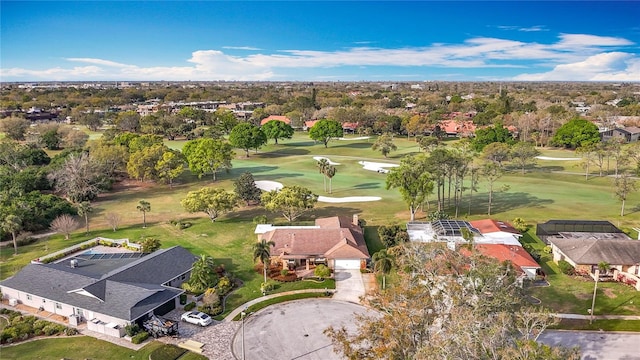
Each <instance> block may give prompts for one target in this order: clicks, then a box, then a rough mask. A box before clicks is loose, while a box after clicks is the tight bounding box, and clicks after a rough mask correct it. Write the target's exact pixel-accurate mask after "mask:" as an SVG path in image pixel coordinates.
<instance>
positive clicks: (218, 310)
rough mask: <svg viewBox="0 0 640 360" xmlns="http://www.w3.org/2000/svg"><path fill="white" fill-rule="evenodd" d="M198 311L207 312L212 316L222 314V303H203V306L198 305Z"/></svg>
mask: <svg viewBox="0 0 640 360" xmlns="http://www.w3.org/2000/svg"><path fill="white" fill-rule="evenodd" d="M198 311H200V312H203V313H205V314H209V315H211V316H216V315H219V314H222V305H216V306H209V305H202V306H198Z"/></svg>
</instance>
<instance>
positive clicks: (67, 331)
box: [64, 327, 79, 336]
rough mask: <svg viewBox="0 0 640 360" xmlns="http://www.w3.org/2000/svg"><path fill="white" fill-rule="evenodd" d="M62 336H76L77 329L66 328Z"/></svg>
mask: <svg viewBox="0 0 640 360" xmlns="http://www.w3.org/2000/svg"><path fill="white" fill-rule="evenodd" d="M64 334H65V335H67V336H73V335H78V334H79V332H78V329H76V328H72V327H68V328H66V329H64Z"/></svg>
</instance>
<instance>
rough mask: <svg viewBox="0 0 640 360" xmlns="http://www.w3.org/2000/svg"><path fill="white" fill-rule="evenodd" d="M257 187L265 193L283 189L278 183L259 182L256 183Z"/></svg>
mask: <svg viewBox="0 0 640 360" xmlns="http://www.w3.org/2000/svg"><path fill="white" fill-rule="evenodd" d="M255 183H256V187H257V188H258V189H260V190H263V191H273V190H280V189H282V187H283V185H282V184H281V183H279V182H277V181H269V180H258V181H255Z"/></svg>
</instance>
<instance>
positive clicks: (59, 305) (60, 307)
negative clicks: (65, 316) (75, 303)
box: [56, 302, 62, 310]
mask: <svg viewBox="0 0 640 360" xmlns="http://www.w3.org/2000/svg"><path fill="white" fill-rule="evenodd" d="M56 309H60V310H62V304H60V303H58V302H57V303H56Z"/></svg>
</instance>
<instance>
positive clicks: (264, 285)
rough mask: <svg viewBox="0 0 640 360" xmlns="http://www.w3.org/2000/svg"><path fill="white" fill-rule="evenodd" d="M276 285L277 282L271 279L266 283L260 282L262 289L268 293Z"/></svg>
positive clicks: (264, 292)
mask: <svg viewBox="0 0 640 360" xmlns="http://www.w3.org/2000/svg"><path fill="white" fill-rule="evenodd" d="M275 287H276V284H275V282H273V281H271V280H267V282H266V283H262V284H260V291H262V293H263V294H266V293H268V292H269V291H271V290H273V289H275Z"/></svg>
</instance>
